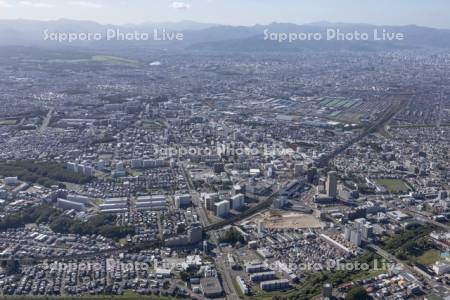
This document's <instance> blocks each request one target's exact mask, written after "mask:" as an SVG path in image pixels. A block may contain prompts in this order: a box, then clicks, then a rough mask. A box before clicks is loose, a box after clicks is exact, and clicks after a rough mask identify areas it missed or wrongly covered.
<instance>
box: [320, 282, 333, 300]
mask: <svg viewBox="0 0 450 300" xmlns="http://www.w3.org/2000/svg"><path fill="white" fill-rule="evenodd" d="M322 296H323V298H328V299H331V298H332V297H333V286H332V285H331V283H325V284H324V285H323V291H322Z"/></svg>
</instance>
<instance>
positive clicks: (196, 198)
mask: <svg viewBox="0 0 450 300" xmlns="http://www.w3.org/2000/svg"><path fill="white" fill-rule="evenodd" d="M181 167H182V169H183V173H184V178H185V179H186V183H187V186H188V189H189V193H190V194H191V196H192V204H193V206H194V208H195V209H196V211H197V214H198V216H199V218H200V223H201V224H202V226H203V228H205V227H207V226H209V224H210V221H209V218H208V213H207V212H206V210H205V207H204V206H203V205H202V201H201V199H200V195H199V193H198V192H197V191H196V190H195V187H194V184H193V183H192V178H191V175H190V174H189V172H188V171H187V170H186V167H185V165H184V164H182V166H181Z"/></svg>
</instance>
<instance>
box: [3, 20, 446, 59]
mask: <svg viewBox="0 0 450 300" xmlns="http://www.w3.org/2000/svg"><path fill="white" fill-rule="evenodd" d="M108 29H109V30H119V31H121V32H130V33H132V32H135V31H136V32H141V33H149V34H153V32H154V29H158V33H161V32H162V30H163V29H165V30H166V31H167V32H169V33H171V32H178V33H183V35H184V39H183V41H173V40H170V39H169V40H168V39H166V40H164V41H161V40H159V41H154V40H153V39H150V40H148V41H142V40H141V41H128V40H127V41H104V40H101V41H98V40H90V41H80V40H77V41H73V42H71V43H69V42H68V41H64V42H61V43H59V42H56V41H48V40H47V41H46V40H44V38H45V32H47V33H64V32H72V33H77V34H79V33H89V32H90V33H105V32H106V31H107V30H108ZM46 30H47V31H46ZM375 30H377V32H378V35H377V37H378V38H383V33H385V34H386V33H388V35H387V38H386V36H384V37H385V40H374V31H375ZM329 31H330V32H332V31H334V32H339V33H340V34H341V35H347V36H346V37H348V36H349V37H352V36H353V37H354V38H353V40H348V39H347V40H345V41H342V40H337V39H330V40H328V39H327V34H328V33H329ZM355 32H357V33H364V34H367V37H368V38H367V39H363V40H361V39H360V40H356V38H355V36H356V34H355ZM395 33H401V34H403V35H404V39H403V40H399V39H394V40H390V38H392V37H393V36H394V35H393V34H395ZM283 34H287V35H289V34H291V35H293V36H294V35H295V34H296V35H297V37H300V36H301V37H305V36H308V35H310V36H311V37H315V38H309V40H300V41H299V40H295V41H291V42H289V41H286V40H285V41H280V40H279V38H280V37H282V35H283ZM318 35H320V36H321V39H320V40H318V39H317V36H318ZM0 46H33V47H45V48H59V47H67V46H70V47H78V48H88V49H97V48H98V49H106V48H112V47H113V48H114V47H117V48H127V47H128V48H133V49H137V48H144V49H145V48H160V49H185V50H190V51H234V52H247V51H250V52H251V51H281V52H283V51H308V50H309V51H336V50H351V51H382V50H394V49H427V48H436V49H449V48H450V30H442V29H434V28H427V27H419V26H415V25H408V26H375V25H370V24H347V23H329V22H318V23H311V24H304V25H297V24H292V23H272V24H269V25H255V26H226V25H217V24H206V23H197V22H192V21H183V22H168V23H152V22H149V23H143V24H126V25H121V26H119V25H103V24H99V23H96V22H91V21H75V20H67V19H61V20H56V21H32V20H0Z"/></svg>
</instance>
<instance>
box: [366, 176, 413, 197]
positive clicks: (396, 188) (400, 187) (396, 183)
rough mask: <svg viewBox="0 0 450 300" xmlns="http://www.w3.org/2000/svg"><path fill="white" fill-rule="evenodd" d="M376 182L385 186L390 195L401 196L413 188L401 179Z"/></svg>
mask: <svg viewBox="0 0 450 300" xmlns="http://www.w3.org/2000/svg"><path fill="white" fill-rule="evenodd" d="M375 182H376V183H377V184H379V185H381V186H384V187H385V188H386V189H387V190H388V192H389V193H392V194H401V193H407V192H409V191H411V188H410V187H409V186H408V185H407V184H406V182H405V181H403V180H401V179H377V180H375Z"/></svg>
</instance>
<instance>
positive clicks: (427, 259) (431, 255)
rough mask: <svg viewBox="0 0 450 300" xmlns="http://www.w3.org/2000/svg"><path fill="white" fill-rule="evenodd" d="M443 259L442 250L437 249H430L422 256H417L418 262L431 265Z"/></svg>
mask: <svg viewBox="0 0 450 300" xmlns="http://www.w3.org/2000/svg"><path fill="white" fill-rule="evenodd" d="M441 259H442V258H441V252H439V251H438V250H435V249H430V250H428V251H426V252H425V253H424V254H422V255H421V256H419V257H417V258H416V262H418V263H419V264H422V265H425V266H430V265H432V264H434V263H435V262H437V261H440V260H441Z"/></svg>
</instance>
